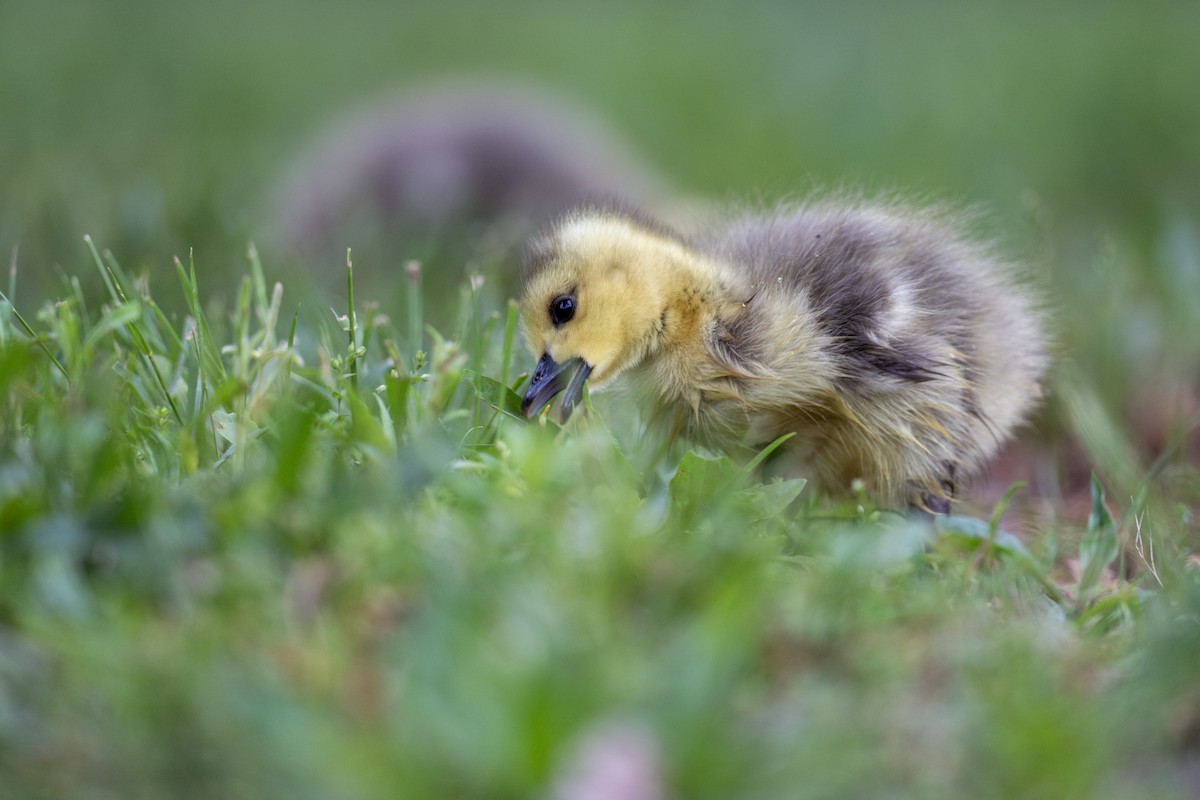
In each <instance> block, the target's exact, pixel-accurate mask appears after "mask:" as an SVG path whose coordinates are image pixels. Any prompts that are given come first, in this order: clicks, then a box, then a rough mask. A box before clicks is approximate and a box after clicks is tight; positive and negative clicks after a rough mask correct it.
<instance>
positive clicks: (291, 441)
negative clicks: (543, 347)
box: [0, 243, 1200, 798]
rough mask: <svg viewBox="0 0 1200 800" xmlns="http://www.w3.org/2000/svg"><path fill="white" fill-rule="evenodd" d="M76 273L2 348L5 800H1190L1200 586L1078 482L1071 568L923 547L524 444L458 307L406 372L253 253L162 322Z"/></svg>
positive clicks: (934, 533) (1043, 536)
mask: <svg viewBox="0 0 1200 800" xmlns="http://www.w3.org/2000/svg"><path fill="white" fill-rule="evenodd" d="M89 245H90V243H89ZM92 254H93V256H94V257H95V267H96V269H97V271H98V272H99V273H100V274H102V275H103V278H104V283H105V284H106V286H107V287H108V297H107V298H106V300H105V301H104V303H103V304H102V305H100V306H98V307H95V306H94V307H92V308H91V309H90V310H89V309H87V308H85V307H84V305H83V302H82V299H81V298H80V297H79V296H77V295H76V296H67V297H65V299H63V300H61V301H59V302H58V303H57V304H54V305H47V306H45V307H43V308H42V309H40V310H39V311H37V312H36V313H34V314H32V319H30V317H29V316H26V315H24V314H22V315H21V316H17V314H16V313H15V310H13V309H6V310H7V311H8V312H9V313H6V315H5V317H4V322H3V327H0V333H2V337H3V338H2V339H0V342H2V347H0V377H2V382H0V385H2V386H3V387H4V394H3V396H2V397H3V400H2V402H3V404H4V407H3V413H2V414H0V431H2V433H3V436H2V438H0V441H2V442H3V450H2V451H0V463H2V464H3V465H4V468H3V472H2V474H0V523H2V529H3V530H4V532H5V533H4V538H3V540H2V541H0V544H2V547H3V550H2V553H3V559H2V560H0V586H2V587H3V588H2V590H0V620H2V623H0V624H2V628H0V630H3V637H2V638H0V744H2V746H0V753H2V755H0V772H2V773H3V775H4V777H5V782H4V783H5V786H6V787H7V788H6V791H7V792H8V793H9V796H14V797H63V796H72V797H76V796H77V797H109V796H122V797H130V796H133V797H140V796H144V797H159V796H164V795H171V796H176V795H184V796H196V797H231V796H234V797H237V796H245V797H261V796H277V795H278V796H285V795H286V796H302V797H306V796H312V797H328V796H346V797H359V796H362V797H369V796H378V795H384V794H388V795H395V794H397V793H399V794H401V795H402V796H405V797H529V796H538V795H544V794H545V793H546V791H547V790H548V787H549V786H551V785H561V784H563V783H564V782H565V783H567V784H570V783H572V782H574V783H575V784H579V783H580V782H585V781H586V780H588V779H587V778H586V777H581V775H584V774H585V772H586V771H584V770H583V768H582V767H579V766H578V765H576V766H572V765H573V764H576V762H580V761H581V760H586V759H587V758H588V757H589V756H587V755H586V753H588V752H589V751H590V750H605V748H609V749H611V750H612V751H614V752H616V753H618V754H623V755H620V756H619V757H621V758H624V759H625V760H626V762H628V763H633V764H635V766H636V765H637V764H641V765H642V767H641V768H642V769H643V771H644V772H645V773H646V774H647V775H648V776H649V777H648V778H647V780H650V781H651V782H654V783H661V784H662V785H663V786H666V787H670V789H669V790H670V792H671V793H672V794H673V795H676V796H682V797H723V798H724V797H750V796H772V797H805V796H811V797H822V796H856V797H857V796H896V795H901V796H914V797H918V796H919V797H938V796H945V797H955V796H962V795H964V794H970V795H972V796H985V797H989V796H994V797H1013V796H1056V797H1058V796H1062V797H1127V796H1131V794H1135V795H1137V796H1145V797H1152V796H1161V797H1183V796H1187V794H1188V792H1189V791H1190V790H1189V788H1188V783H1187V779H1186V769H1187V767H1188V763H1189V759H1190V758H1192V757H1193V756H1191V755H1189V753H1190V752H1191V751H1190V748H1191V747H1192V746H1193V745H1192V744H1191V741H1192V739H1191V737H1192V736H1194V730H1195V727H1194V726H1195V725H1197V724H1198V722H1197V720H1198V719H1200V707H1197V706H1196V702H1195V700H1196V698H1195V686H1196V683H1195V676H1194V671H1193V669H1192V665H1193V664H1194V663H1195V658H1196V657H1198V656H1200V628H1198V627H1197V623H1196V619H1197V615H1198V614H1200V573H1198V571H1197V570H1196V569H1194V568H1192V567H1188V566H1187V565H1186V563H1185V558H1186V556H1187V555H1188V552H1187V550H1186V548H1185V546H1184V543H1183V542H1182V541H1180V540H1179V538H1178V531H1177V530H1175V529H1173V528H1172V527H1171V526H1170V525H1169V524H1165V520H1153V521H1148V520H1145V519H1142V520H1141V521H1142V523H1143V525H1142V538H1141V539H1139V540H1138V541H1136V542H1135V541H1134V538H1133V537H1134V535H1135V533H1136V531H1135V528H1134V524H1133V522H1132V518H1127V519H1124V520H1114V519H1113V518H1112V517H1111V516H1110V515H1109V512H1108V511H1107V509H1106V506H1105V504H1104V502H1103V497H1102V494H1101V490H1100V487H1099V485H1097V486H1096V489H1095V497H1094V509H1093V514H1092V519H1091V520H1090V521H1089V523H1088V526H1087V529H1086V530H1085V531H1084V532H1083V538H1082V539H1081V540H1079V541H1078V542H1077V543H1069V542H1073V541H1075V540H1073V539H1072V538H1071V536H1070V534H1069V531H1066V530H1063V531H1057V530H1048V531H1041V532H1040V533H1039V536H1038V537H1036V538H1034V539H1032V540H1030V541H1026V542H1022V541H1020V540H1019V539H1017V538H1015V537H1013V536H1012V535H1011V534H1009V533H1007V532H1006V531H1005V530H1004V528H1003V526H1002V525H1001V524H1000V519H999V515H997V518H995V519H993V520H992V521H991V522H989V521H987V520H984V519H976V518H974V517H952V518H950V519H948V520H946V521H945V523H944V524H942V525H940V526H939V527H938V529H937V530H933V529H931V528H930V527H929V526H928V525H927V524H926V523H923V522H920V521H917V520H908V519H904V518H901V517H897V516H895V515H891V514H887V513H881V512H879V511H876V510H874V509H872V508H871V507H870V506H869V505H864V504H857V505H856V504H849V505H846V506H832V505H830V504H828V503H827V502H824V501H821V500H820V499H819V498H814V497H809V496H807V494H806V493H805V491H804V482H803V480H802V479H792V480H787V481H779V480H776V481H772V482H767V483H762V482H760V479H758V478H756V477H754V473H753V472H751V471H749V466H750V465H746V466H737V465H734V464H733V463H731V462H729V461H728V460H726V459H718V458H713V457H711V456H707V455H704V454H698V453H694V452H689V453H687V454H685V455H684V456H683V457H682V458H678V457H677V456H675V457H672V456H667V457H661V456H659V457H654V456H651V455H649V454H647V453H644V452H641V451H640V450H639V449H638V448H637V445H636V442H637V439H636V431H635V430H632V429H630V430H624V429H622V428H621V427H620V426H621V424H622V418H623V415H621V414H620V413H618V412H617V410H616V409H611V410H610V411H609V413H607V414H605V413H602V412H601V410H599V409H597V408H593V409H592V410H591V412H590V413H589V414H588V415H586V416H585V417H581V418H579V419H578V421H573V423H572V425H570V426H568V428H566V429H558V428H557V427H556V426H554V425H553V424H551V423H548V422H542V423H533V424H529V423H525V422H524V421H522V420H518V419H515V418H513V417H512V416H511V412H510V409H511V408H512V407H513V404H514V403H515V395H513V394H512V392H511V390H510V389H507V388H505V383H507V382H510V381H511V380H512V375H511V374H508V375H506V374H505V370H499V371H497V369H496V368H497V365H499V364H501V363H507V362H508V360H510V359H518V360H519V358H520V357H521V356H514V355H512V351H513V349H514V341H513V339H514V326H513V325H512V324H506V322H507V321H508V320H506V319H505V317H503V316H502V315H501V313H500V310H499V309H496V310H487V309H483V310H482V311H476V307H477V305H478V304H476V303H473V302H470V290H469V289H465V290H464V302H463V309H464V312H463V316H462V319H461V322H460V324H459V327H458V329H457V330H456V331H455V333H454V335H453V336H451V337H445V338H444V337H442V336H441V335H439V334H438V333H437V332H436V331H433V330H428V331H427V334H426V335H423V336H422V337H421V339H420V340H413V339H412V338H410V337H411V333H409V332H410V331H412V330H416V329H418V328H417V326H415V325H414V324H411V323H412V321H411V320H407V321H405V320H391V319H388V318H387V317H386V316H385V315H383V314H382V313H379V312H378V311H377V310H372V309H355V310H353V313H352V312H351V309H346V310H345V311H344V312H337V313H334V312H333V311H332V310H331V311H330V312H328V313H326V314H324V315H323V317H322V318H321V319H320V320H318V322H317V324H315V325H313V326H311V327H310V326H309V325H307V324H305V323H304V322H303V320H301V322H300V324H297V323H296V319H297V315H296V313H295V312H289V311H288V309H289V307H290V306H289V304H290V301H289V300H288V299H287V293H286V292H285V291H284V290H283V289H282V288H281V287H280V286H279V285H278V284H276V285H275V288H274V289H269V288H268V286H269V285H270V284H269V279H268V278H267V276H266V274H265V272H266V271H265V270H264V269H263V267H262V265H261V264H260V261H259V259H258V256H257V253H255V252H253V251H252V252H251V255H250V259H249V262H248V267H247V274H246V276H245V278H244V280H243V281H242V282H241V283H240V284H239V287H240V288H239V289H238V291H237V300H236V302H235V303H234V304H233V306H232V308H231V310H230V311H229V312H227V313H226V314H224V315H222V316H215V315H209V314H207V313H206V312H205V310H204V308H203V306H202V305H200V304H198V303H197V302H196V298H197V297H200V296H202V294H203V291H202V288H201V287H198V286H197V285H196V282H195V278H194V274H195V270H193V269H192V268H191V265H190V264H189V265H186V266H185V265H183V264H179V265H178V277H179V284H180V287H179V290H180V291H181V292H182V294H183V295H184V296H185V297H186V298H187V304H188V313H186V314H181V315H178V316H174V317H171V316H168V315H166V314H164V313H163V312H161V311H160V304H159V302H158V300H157V299H156V296H155V295H156V292H152V291H148V290H147V287H146V286H145V285H144V284H143V285H139V283H138V282H137V281H136V280H132V279H130V277H129V276H127V275H126V274H125V273H124V271H123V270H122V269H121V268H120V266H119V264H118V263H117V261H116V260H115V259H114V258H113V257H112V256H111V255H109V254H103V255H101V254H99V253H96V252H95V250H92ZM409 285H410V287H411V291H413V292H417V291H419V288H418V287H419V284H418V283H417V282H411V283H410V284H409ZM164 291H165V290H164ZM351 293H352V289H351ZM413 307H416V304H415V303H414V304H413ZM301 316H303V315H301ZM509 316H511V312H510V313H509ZM472 365H482V366H481V367H480V368H479V371H476V370H473V369H471V368H470V367H471V366H472ZM606 421H607V422H610V423H611V424H612V425H613V426H614V428H613V429H610V428H609V427H607V426H606V424H605V422H606ZM623 441H624V442H625V443H624V444H623V443H622V442H623ZM630 442H632V443H633V444H632V445H631V444H630ZM1130 513H1131V514H1133V513H1135V512H1130ZM1136 513H1142V514H1145V513H1147V512H1145V511H1144V510H1143V511H1138V512H1136ZM1151 522H1153V523H1154V524H1151ZM1151 543H1152V544H1153V546H1154V548H1155V551H1154V552H1155V556H1154V573H1152V572H1151V571H1150V569H1149V564H1148V563H1146V562H1144V561H1141V560H1140V559H1141V556H1139V555H1138V554H1139V553H1143V552H1148V549H1147V548H1148V546H1149V545H1150V544H1151ZM1068 558H1075V559H1078V565H1079V566H1078V568H1077V570H1076V573H1077V574H1076V576H1075V577H1068V576H1067V575H1066V574H1065V573H1064V572H1063V571H1062V565H1063V563H1064V562H1065V560H1066V559H1068ZM590 757H591V758H597V757H599V756H597V755H595V753H593V754H592V755H591V756H590ZM1191 789H1194V784H1193V785H1192V786H1191ZM579 790H580V789H579V787H578V785H577V786H576V791H579Z"/></svg>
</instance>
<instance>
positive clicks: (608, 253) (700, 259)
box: [521, 201, 1047, 512]
mask: <svg viewBox="0 0 1200 800" xmlns="http://www.w3.org/2000/svg"><path fill="white" fill-rule="evenodd" d="M962 231H963V225H962V222H961V220H960V219H959V218H957V217H956V216H954V215H953V214H947V213H944V212H940V211H936V210H920V209H912V208H909V207H906V206H902V205H898V204H888V203H879V204H872V203H864V202H857V201H855V202H847V201H830V202H816V203H806V204H797V205H788V206H783V207H780V208H778V209H776V210H774V211H772V212H771V213H768V214H738V215H734V216H732V217H730V218H729V219H727V220H726V221H724V222H723V223H720V224H717V225H710V226H709V227H708V229H707V230H705V231H704V232H702V233H699V234H698V235H695V236H689V237H684V236H681V235H679V234H677V233H675V232H673V231H671V230H668V229H667V228H665V227H663V226H661V225H659V224H657V223H656V222H654V221H652V220H648V219H645V218H642V217H639V216H638V215H637V214H631V213H628V212H625V211H619V210H613V209H597V208H591V209H583V210H579V211H576V212H573V213H570V214H568V215H566V216H565V217H563V218H562V219H561V220H560V221H558V222H557V223H556V224H554V225H553V226H551V227H550V228H549V230H548V231H547V232H545V233H544V234H542V235H540V236H538V237H535V238H534V239H533V240H532V241H531V242H530V244H529V247H528V253H527V257H526V263H525V266H524V271H523V276H522V278H523V286H522V294H521V313H522V324H523V327H524V330H525V335H526V339H527V341H528V344H529V347H530V349H531V350H532V351H533V353H534V355H535V356H537V357H539V358H540V361H539V364H538V368H537V370H536V371H535V372H534V375H533V376H532V378H531V381H530V386H529V388H528V392H527V394H526V396H525V399H524V403H523V409H524V410H525V412H526V414H528V415H532V414H534V413H536V412H537V411H539V410H540V409H541V408H542V407H544V406H545V405H546V404H547V403H549V401H550V400H551V398H552V397H553V396H554V395H555V394H557V393H558V392H560V391H562V390H563V389H566V396H565V397H564V400H563V414H564V417H565V415H567V414H569V413H570V411H571V409H572V408H573V407H574V405H575V404H576V402H577V401H578V397H579V395H580V393H581V392H582V388H583V384H584V382H585V381H589V382H590V385H591V387H592V388H593V389H600V388H603V387H605V386H607V385H609V384H610V382H612V381H613V380H614V379H615V378H617V377H618V376H624V377H626V378H627V379H628V383H629V384H630V385H631V387H632V388H633V389H634V391H635V392H636V393H637V394H638V395H639V397H640V398H641V400H642V403H643V405H644V406H645V407H646V410H647V411H648V412H649V418H650V419H652V420H654V421H655V423H656V424H659V425H665V426H666V427H667V428H668V430H669V431H670V432H671V433H683V434H685V435H687V436H690V437H692V438H694V439H696V440H698V441H700V442H702V443H704V444H706V445H709V446H711V447H715V448H719V449H723V450H726V451H736V450H739V449H743V448H753V447H760V446H762V445H764V444H766V443H769V442H771V441H773V440H774V439H776V438H778V437H779V436H781V435H783V434H787V433H795V434H796V436H795V437H793V438H792V439H791V440H790V441H789V443H788V444H787V445H786V448H787V450H788V451H789V452H790V454H791V457H793V458H796V459H799V460H801V461H802V462H804V464H805V465H806V467H805V468H804V471H806V472H807V473H808V474H810V475H811V476H812V477H814V478H816V479H817V480H818V482H819V483H820V484H821V485H822V486H823V487H824V488H825V489H827V490H830V491H834V492H837V491H839V490H845V489H847V488H848V487H849V486H850V485H851V483H852V482H853V481H854V479H856V478H857V479H861V480H863V481H864V482H865V483H866V485H867V487H868V488H869V490H870V491H871V492H873V493H874V494H875V495H876V497H877V498H878V499H879V500H880V501H881V502H882V503H884V504H886V505H889V506H892V507H902V506H905V505H914V506H918V507H923V508H926V509H928V510H932V511H935V512H946V511H947V510H948V509H949V501H950V499H951V498H952V497H953V496H954V495H955V493H956V491H958V489H959V487H960V486H961V485H962V483H963V482H964V481H966V480H969V479H970V478H971V477H972V476H973V475H975V474H976V473H977V472H978V471H979V470H980V469H981V468H982V466H983V465H984V463H985V462H986V461H987V459H988V458H989V457H990V456H992V455H993V454H994V453H995V452H996V450H997V449H998V447H999V446H1000V444H1001V443H1002V442H1003V441H1004V440H1005V439H1007V438H1008V437H1009V436H1010V435H1011V434H1012V432H1013V430H1014V428H1016V427H1017V426H1018V424H1019V423H1020V422H1021V421H1022V420H1023V419H1024V418H1025V417H1026V416H1027V415H1028V414H1029V412H1030V411H1031V409H1032V408H1033V407H1034V406H1035V404H1036V403H1037V401H1038V399H1039V398H1040V396H1041V394H1042V388H1041V378H1042V374H1043V372H1044V370H1045V368H1046V364H1047V355H1046V345H1045V337H1044V333H1043V324H1042V320H1041V318H1040V315H1039V313H1038V311H1037V304H1036V302H1035V301H1034V299H1033V298H1032V296H1031V295H1030V294H1029V292H1028V291H1027V290H1026V289H1024V288H1022V286H1021V285H1020V283H1019V282H1018V281H1017V280H1016V278H1015V277H1014V275H1013V269H1012V267H1011V266H1010V265H1009V264H1007V263H1005V262H1003V261H1002V260H1000V259H997V258H996V257H994V256H993V255H992V254H991V253H990V252H989V250H988V248H987V247H985V246H983V245H981V244H979V243H976V242H974V241H972V240H971V239H969V238H968V237H967V236H965V235H964V234H963V232H962ZM572 370H574V372H573V374H572ZM568 376H570V377H571V379H570V381H569V384H568Z"/></svg>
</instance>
